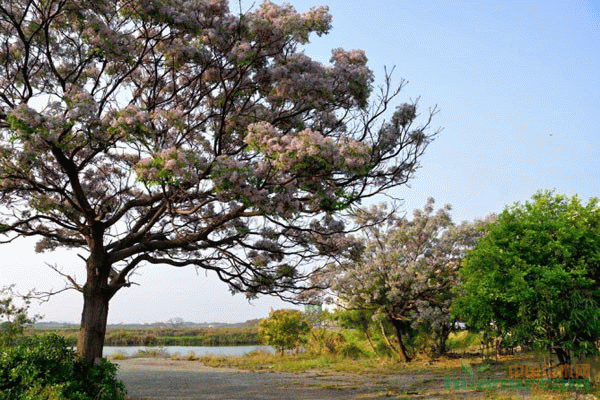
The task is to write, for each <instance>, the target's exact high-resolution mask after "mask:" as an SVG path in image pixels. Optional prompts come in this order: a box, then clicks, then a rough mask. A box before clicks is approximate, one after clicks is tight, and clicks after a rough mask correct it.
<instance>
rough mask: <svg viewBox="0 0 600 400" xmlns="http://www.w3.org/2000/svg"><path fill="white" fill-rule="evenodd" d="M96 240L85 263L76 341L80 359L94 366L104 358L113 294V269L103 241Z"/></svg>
mask: <svg viewBox="0 0 600 400" xmlns="http://www.w3.org/2000/svg"><path fill="white" fill-rule="evenodd" d="M94 239H96V240H93V242H92V245H91V246H90V247H91V249H92V251H91V252H90V253H91V254H90V256H89V258H88V260H87V263H86V269H87V280H86V283H85V285H84V286H83V312H82V313H81V325H80V326H79V337H78V339H77V353H78V354H79V358H80V359H81V360H83V361H85V362H88V363H91V364H94V363H97V362H98V361H99V360H100V358H102V348H103V347H104V337H105V335H106V323H107V321H108V303H109V301H110V299H111V298H112V296H113V295H114V292H113V291H111V289H110V287H109V285H108V278H109V274H110V270H111V266H110V265H109V264H108V263H107V262H106V258H105V253H104V248H103V246H102V240H101V239H98V238H94Z"/></svg>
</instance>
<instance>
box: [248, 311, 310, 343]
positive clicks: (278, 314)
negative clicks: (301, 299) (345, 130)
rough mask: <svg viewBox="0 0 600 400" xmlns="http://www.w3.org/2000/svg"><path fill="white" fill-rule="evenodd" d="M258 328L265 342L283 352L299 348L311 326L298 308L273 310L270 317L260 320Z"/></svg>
mask: <svg viewBox="0 0 600 400" xmlns="http://www.w3.org/2000/svg"><path fill="white" fill-rule="evenodd" d="M258 329H259V332H260V334H261V335H262V336H263V339H264V341H265V343H266V344H268V345H270V346H274V347H276V348H277V350H278V351H279V352H280V353H282V354H283V352H284V350H291V349H298V347H299V346H300V345H301V344H302V343H303V342H304V341H305V339H304V335H306V334H307V333H308V332H309V331H310V326H309V325H308V323H307V322H306V321H305V320H304V316H303V315H302V313H301V312H300V311H298V310H272V311H271V312H270V313H269V318H267V319H264V320H262V321H260V323H259V328H258Z"/></svg>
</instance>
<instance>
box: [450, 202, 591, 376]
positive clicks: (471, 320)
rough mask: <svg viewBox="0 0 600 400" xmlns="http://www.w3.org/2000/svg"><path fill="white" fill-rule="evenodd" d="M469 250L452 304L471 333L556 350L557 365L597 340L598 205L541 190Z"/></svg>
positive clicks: (511, 208) (504, 214) (505, 213)
mask: <svg viewBox="0 0 600 400" xmlns="http://www.w3.org/2000/svg"><path fill="white" fill-rule="evenodd" d="M488 228H489V233H488V234H487V236H485V237H484V238H483V239H482V240H481V241H480V242H479V244H478V245H477V246H476V247H475V248H474V249H473V250H471V251H470V252H469V253H468V255H467V257H466V258H465V261H464V267H463V268H462V270H461V275H462V277H463V282H462V284H461V286H460V287H459V290H458V293H459V295H460V296H459V297H458V299H457V300H456V303H455V304H454V305H453V308H454V310H455V312H456V313H457V314H458V315H460V316H461V317H462V318H463V319H464V320H465V321H466V322H468V325H469V326H470V327H472V328H475V329H479V330H482V331H484V332H487V333H490V334H494V335H497V336H500V337H502V338H505V339H510V341H511V343H513V344H516V345H525V346H533V347H535V348H538V349H546V350H549V351H553V352H554V353H555V354H556V355H557V357H558V360H559V363H561V364H570V362H571V356H572V354H573V353H576V354H577V353H578V354H584V353H589V352H595V351H596V348H595V346H594V342H595V340H596V339H597V338H598V337H600V268H599V266H600V207H599V206H598V200H597V199H595V198H593V199H590V200H589V202H588V203H587V204H582V202H581V200H580V199H579V198H578V197H577V196H574V197H572V198H570V199H569V198H567V197H565V196H562V195H558V194H555V193H553V192H538V193H537V194H536V195H534V196H533V198H532V200H531V201H529V202H526V203H525V204H519V203H517V204H515V205H513V206H509V207H506V208H505V209H504V211H503V212H502V213H501V214H500V215H499V216H498V219H497V221H496V222H495V223H493V224H491V225H489V227H488Z"/></svg>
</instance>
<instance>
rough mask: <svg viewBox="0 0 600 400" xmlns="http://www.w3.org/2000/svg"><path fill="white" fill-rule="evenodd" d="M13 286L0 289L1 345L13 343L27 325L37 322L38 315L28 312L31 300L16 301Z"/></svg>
mask: <svg viewBox="0 0 600 400" xmlns="http://www.w3.org/2000/svg"><path fill="white" fill-rule="evenodd" d="M15 298H16V294H15V292H14V290H13V286H8V287H4V288H2V289H0V346H6V345H13V344H15V343H16V341H17V340H18V339H19V338H20V337H21V336H22V335H23V331H24V330H25V327H26V326H27V325H29V324H32V323H34V322H35V320H36V319H37V318H38V317H37V316H33V317H30V316H29V314H28V310H29V304H30V301H29V300H28V299H27V297H25V300H24V303H23V304H21V305H18V304H17V303H16V302H15Z"/></svg>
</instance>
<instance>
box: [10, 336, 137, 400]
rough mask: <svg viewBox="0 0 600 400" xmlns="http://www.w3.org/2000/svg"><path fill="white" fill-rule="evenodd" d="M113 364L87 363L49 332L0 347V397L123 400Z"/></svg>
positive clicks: (45, 399) (121, 386)
mask: <svg viewBox="0 0 600 400" xmlns="http://www.w3.org/2000/svg"><path fill="white" fill-rule="evenodd" d="M116 372H117V367H116V366H115V365H114V364H111V363H110V362H108V361H106V360H102V361H101V362H100V364H97V365H94V366H90V365H87V364H84V363H81V362H79V361H77V359H76V354H75V352H74V351H73V349H72V348H71V347H70V346H69V345H68V344H67V342H66V341H65V340H64V339H63V338H61V337H60V336H57V335H54V334H49V335H41V336H36V337H32V338H28V339H25V340H24V341H23V342H21V343H20V344H18V345H16V346H12V347H4V348H0V400H123V399H125V388H124V385H123V383H121V382H120V381H119V380H118V379H117V376H116Z"/></svg>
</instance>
